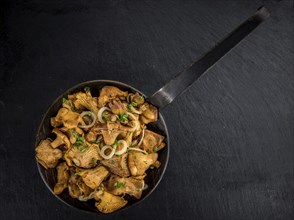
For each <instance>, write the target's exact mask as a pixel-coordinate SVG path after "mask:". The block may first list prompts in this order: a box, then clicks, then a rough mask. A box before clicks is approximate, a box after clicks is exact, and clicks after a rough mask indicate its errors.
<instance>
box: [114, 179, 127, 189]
mask: <svg viewBox="0 0 294 220" xmlns="http://www.w3.org/2000/svg"><path fill="white" fill-rule="evenodd" d="M125 185H126V183H120V182H118V181H116V182H115V183H114V186H115V188H117V189H120V188H123V187H125Z"/></svg>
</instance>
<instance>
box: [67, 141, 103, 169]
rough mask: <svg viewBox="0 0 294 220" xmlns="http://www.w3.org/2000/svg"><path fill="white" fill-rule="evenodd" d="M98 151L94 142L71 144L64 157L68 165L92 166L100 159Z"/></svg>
mask: <svg viewBox="0 0 294 220" xmlns="http://www.w3.org/2000/svg"><path fill="white" fill-rule="evenodd" d="M98 151H99V149H98V145H96V144H90V143H85V144H84V145H81V146H72V147H71V148H70V149H68V150H67V152H66V153H65V154H64V159H65V161H66V163H67V164H68V165H69V166H73V165H76V166H78V167H82V168H92V167H94V166H96V164H97V161H99V160H101V159H102V158H101V156H100V154H99V152H98Z"/></svg>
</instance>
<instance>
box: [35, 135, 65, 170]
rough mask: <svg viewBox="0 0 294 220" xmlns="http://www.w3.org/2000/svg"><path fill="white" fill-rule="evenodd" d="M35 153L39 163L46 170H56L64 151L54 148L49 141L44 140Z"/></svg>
mask: <svg viewBox="0 0 294 220" xmlns="http://www.w3.org/2000/svg"><path fill="white" fill-rule="evenodd" d="M35 151H36V159H37V161H38V162H39V163H40V164H41V165H42V166H43V167H45V168H46V169H48V168H54V167H55V166H56V165H57V163H58V160H59V159H60V158H61V157H62V151H61V150H60V149H54V148H52V147H51V141H50V140H49V139H46V140H42V141H41V142H40V144H39V145H38V146H37V147H36V149H35Z"/></svg>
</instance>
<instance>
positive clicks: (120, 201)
mask: <svg viewBox="0 0 294 220" xmlns="http://www.w3.org/2000/svg"><path fill="white" fill-rule="evenodd" d="M95 200H96V201H98V202H96V203H95V206H96V207H97V209H98V210H99V211H100V212H102V213H111V212H114V211H116V210H118V209H120V208H122V207H124V206H125V205H126V204H127V203H128V201H127V200H125V199H124V198H123V197H119V196H115V195H112V194H111V193H108V192H106V191H101V190H100V191H97V192H96V193H95Z"/></svg>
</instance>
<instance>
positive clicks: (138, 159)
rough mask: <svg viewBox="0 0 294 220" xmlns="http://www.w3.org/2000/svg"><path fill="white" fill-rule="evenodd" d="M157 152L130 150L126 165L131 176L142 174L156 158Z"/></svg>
mask: <svg viewBox="0 0 294 220" xmlns="http://www.w3.org/2000/svg"><path fill="white" fill-rule="evenodd" d="M157 157H158V154H157V153H151V154H147V155H145V154H143V153H141V152H137V151H131V152H130V153H129V156H128V165H129V169H130V172H131V174H132V176H141V175H144V173H145V171H146V170H147V169H148V168H149V167H150V165H151V164H153V163H154V162H155V161H156V160H157Z"/></svg>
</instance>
